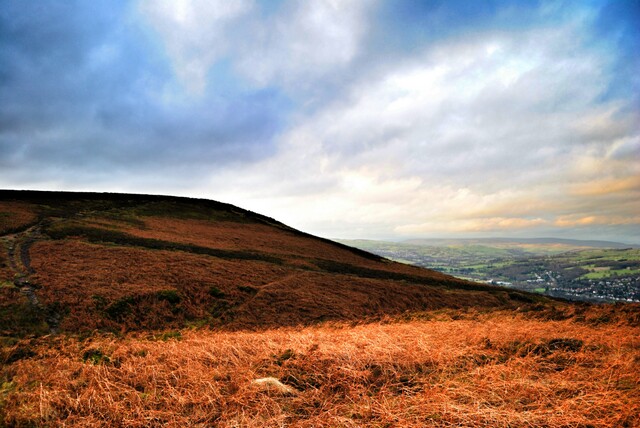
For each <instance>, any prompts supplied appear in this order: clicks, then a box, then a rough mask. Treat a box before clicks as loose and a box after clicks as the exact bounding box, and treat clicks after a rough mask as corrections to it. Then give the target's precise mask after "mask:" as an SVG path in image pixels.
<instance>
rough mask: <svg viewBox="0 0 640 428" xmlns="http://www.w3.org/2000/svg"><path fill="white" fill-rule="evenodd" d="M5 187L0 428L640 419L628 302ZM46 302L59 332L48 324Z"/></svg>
mask: <svg viewBox="0 0 640 428" xmlns="http://www.w3.org/2000/svg"><path fill="white" fill-rule="evenodd" d="M16 195H17V196H16ZM0 196H2V198H1V199H0V221H2V220H5V221H4V222H1V223H0V226H1V227H2V228H4V229H3V233H4V234H5V236H4V247H5V251H0V275H2V278H1V279H2V281H3V282H2V284H3V286H2V287H0V319H1V320H2V328H1V330H2V332H0V335H4V337H0V426H3V424H4V425H7V426H62V425H65V426H140V427H143V426H161V425H162V426H175V427H181V426H221V427H231V426H246V427H253V426H256V427H257V426H261V427H271V426H273V427H275V426H301V427H302V426H306V427H322V426H326V427H333V426H376V427H389V426H398V427H406V426H487V427H488V426H492V427H494V426H498V427H500V426H503V427H507V426H549V427H565V426H576V427H577V426H585V427H586V426H604V427H618V426H631V427H633V426H638V421H637V419H636V418H635V417H636V416H637V414H638V412H639V411H640V407H639V405H638V403H639V402H640V378H639V375H638V373H640V370H638V369H639V368H640V367H639V366H640V342H638V337H640V327H639V326H640V306H638V305H616V306H612V305H603V306H592V305H586V304H580V305H578V304H575V305H572V304H567V303H563V302H557V301H551V300H548V299H543V298H536V297H530V296H529V295H528V294H524V293H519V292H512V291H509V290H504V289H500V288H493V287H488V286H484V285H479V284H474V283H469V282H465V281H459V280H455V279H453V278H451V277H448V276H446V275H442V274H437V273H435V272H431V271H428V270H424V269H418V268H415V267H411V266H405V265H401V264H397V263H391V262H388V261H384V260H381V259H380V258H378V257H375V256H372V255H370V254H367V253H364V252H361V251H357V250H353V249H349V248H345V247H344V246H340V245H335V244H333V243H331V242H328V241H326V240H322V239H318V238H314V237H310V236H309V235H306V234H303V233H301V232H298V231H295V230H292V229H290V228H288V227H286V226H284V225H282V224H280V223H278V222H276V221H275V220H273V219H269V218H267V217H263V216H259V215H257V214H253V213H250V212H247V211H244V210H240V209H239V208H236V207H232V206H229V205H225V204H219V203H215V202H209V201H194V200H184V199H176V198H161V197H140V196H131V195H124V196H116V195H94V194H85V195H78V194H42V193H41V194H24V193H21V194H16V193H7V192H0ZM9 199H18V200H19V201H17V202H16V201H12V202H7V201H8V200H9ZM2 213H4V214H2ZM34 224H36V226H37V227H36V228H35V229H34V228H32V227H33V225H34ZM21 230H29V232H27V233H26V234H22V235H20V234H18V235H6V233H8V232H16V231H18V232H19V231H21ZM11 248H13V249H11ZM25 255H26V259H25ZM16 263H17V265H16ZM24 263H27V264H28V265H29V266H28V267H29V268H30V270H29V269H27V267H26V266H24V265H23V264H24ZM14 265H15V266H14ZM17 271H19V272H17ZM20 272H22V275H25V277H26V278H28V279H29V280H31V281H32V282H34V283H36V284H37V287H38V288H36V289H35V293H36V294H37V296H38V297H39V299H40V302H41V307H33V305H30V304H29V302H28V300H27V299H26V297H25V296H24V295H22V294H21V293H20V292H18V290H17V288H16V287H14V286H13V285H12V282H13V275H15V274H16V273H20ZM532 299H534V300H532ZM51 312H55V313H57V314H58V315H60V316H61V320H60V325H59V327H60V329H61V330H62V331H63V332H67V333H68V334H63V335H57V336H47V335H44V334H46V333H47V320H48V319H49V318H50V315H51ZM48 317H49V318H48ZM375 319H378V321H375ZM327 320H334V321H333V322H329V323H326V322H325V323H322V324H317V325H316V323H317V322H318V321H327ZM335 320H337V321H335ZM348 320H352V321H351V322H352V323H351V324H347V323H346V322H347V321H348ZM362 320H366V322H363V321H362ZM380 320H381V321H380ZM207 325H208V326H211V327H214V328H213V329H210V328H206V326H207ZM300 325H307V326H306V327H299V326H300ZM198 326H205V328H193V327H198ZM280 326H298V327H296V328H292V327H285V328H282V327H280ZM220 327H224V328H225V329H227V331H221V330H220ZM96 328H97V329H99V330H101V332H95V331H93V332H91V331H92V330H93V329H96ZM243 328H249V330H246V329H243ZM258 328H259V329H260V331H253V330H256V329H258ZM229 329H232V330H235V331H229ZM127 330H129V331H128V332H127ZM107 331H113V332H115V334H113V333H108V332H107ZM78 332H83V333H82V334H76V333H78ZM34 333H35V334H36V336H29V335H30V334H34ZM266 376H274V377H277V378H279V379H280V380H282V381H283V382H284V383H285V384H287V385H289V386H290V387H292V388H295V392H294V393H293V394H279V393H276V392H273V391H263V390H260V389H259V388H258V387H256V386H255V385H254V384H253V383H252V381H253V380H255V379H256V378H260V377H266Z"/></svg>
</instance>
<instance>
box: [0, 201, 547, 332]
mask: <svg viewBox="0 0 640 428" xmlns="http://www.w3.org/2000/svg"><path fill="white" fill-rule="evenodd" d="M0 237H1V239H2V244H3V245H2V246H1V247H0V250H1V251H0V284H1V286H0V320H2V327H1V329H2V331H0V334H1V335H20V334H34V333H35V334H45V333H47V332H49V331H54V332H55V331H62V332H81V331H90V330H94V329H98V330H109V331H126V330H141V329H165V328H173V327H178V328H179V327H184V326H190V325H191V326H204V325H209V326H213V327H219V328H233V329H235V328H263V327H273V326H286V325H289V326H291V325H301V324H312V323H317V322H321V321H326V320H362V319H367V318H371V317H380V316H382V315H386V314H399V313H403V312H405V311H422V310H430V309H439V308H469V307H481V308H516V307H521V306H523V305H527V304H536V303H540V302H545V301H547V300H546V299H545V298H543V297H539V296H534V295H531V294H528V293H525V292H521V291H517V290H506V289H503V288H499V287H493V286H489V285H484V284H478V283H473V282H469V281H465V280H461V279H457V278H454V277H452V276H449V275H445V274H442V273H438V272H435V271H431V270H427V269H422V268H419V267H415V266H408V265H405V264H400V263H396V262H392V261H389V260H386V259H384V258H381V257H379V256H375V255H373V254H371V253H368V252H365V251H362V250H358V249H355V248H351V247H348V246H346V245H343V244H338V243H336V242H332V241H329V240H327V239H322V238H318V237H315V236H312V235H309V234H306V233H303V232H300V231H298V230H295V229H292V228H290V227H288V226H286V225H284V224H282V223H280V222H278V221H276V220H274V219H272V218H269V217H266V216H263V215H260V214H257V213H253V212H250V211H247V210H244V209H241V208H238V207H235V206H233V205H229V204H225V203H220V202H215V201H210V200H203V199H188V198H178V197H168V196H153V195H130V194H107V193H103V194H98V193H65V192H32V191H7V190H5V191H0Z"/></svg>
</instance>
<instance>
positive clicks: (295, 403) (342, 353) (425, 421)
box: [0, 312, 640, 427]
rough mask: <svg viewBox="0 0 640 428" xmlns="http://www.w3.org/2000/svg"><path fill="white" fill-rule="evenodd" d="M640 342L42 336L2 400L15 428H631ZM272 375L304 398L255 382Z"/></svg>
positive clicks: (525, 325)
mask: <svg viewBox="0 0 640 428" xmlns="http://www.w3.org/2000/svg"><path fill="white" fill-rule="evenodd" d="M451 314H454V312H451ZM639 333H640V328H638V327H632V326H629V325H627V324H617V325H614V324H603V325H600V326H598V327H594V326H589V325H587V324H581V323H576V322H574V321H569V320H564V321H540V320H533V319H526V318H523V317H522V316H519V315H514V314H513V313H509V312H495V313H492V314H477V313H468V314H467V315H466V316H465V319H458V320H454V319H452V318H451V317H450V316H449V315H447V313H441V314H440V315H439V316H438V317H437V318H433V319H431V320H413V321H406V322H389V323H376V324H367V325H357V326H348V325H325V326H321V327H308V328H304V329H299V330H296V329H278V330H271V331H265V332H260V333H255V332H226V333H221V332H211V331H207V330H199V331H182V338H181V340H177V339H175V338H174V339H169V340H167V341H162V340H159V339H158V338H157V337H156V338H152V337H147V336H144V335H138V336H135V335H128V336H125V337H122V338H116V337H114V336H97V337H93V338H89V339H86V340H79V339H70V338H42V339H39V340H33V341H32V343H30V344H29V343H28V342H22V343H21V344H18V345H15V346H13V347H5V350H4V354H5V361H10V360H11V358H10V357H11V355H16V353H17V354H18V355H21V354H20V352H22V354H25V352H26V351H25V350H28V351H30V352H32V354H28V353H27V354H26V355H27V357H28V358H22V359H17V358H13V359H14V360H16V359H17V361H15V362H13V363H11V364H8V365H5V367H4V368H3V369H2V376H3V377H4V379H3V382H4V384H3V387H2V388H3V392H2V394H1V395H0V397H1V398H0V400H2V403H3V404H2V405H3V407H2V412H3V414H4V423H5V424H7V425H9V426H14V425H15V426H62V425H64V426H131V427H147V426H161V425H162V426H172V427H184V426H202V427H205V426H207V427H209V426H219V427H279V426H292V427H336V426H340V427H343V426H344V427H348V426H373V427H409V426H412V427H414V426H415V427H420V426H443V427H445V426H469V427H471V426H473V427H476V426H487V427H489V426H490V427H520V426H522V427H533V426H536V427H537V426H545V427H587V426H597V427H622V426H629V427H633V426H640V423H639V420H638V414H639V412H640V375H639V369H640V367H639V365H640V339H639V337H640V335H639ZM167 336H170V335H165V337H164V338H165V339H166V338H167ZM554 339H562V340H554ZM20 350H22V351H20ZM105 357H107V358H108V359H107V358H105ZM83 359H86V361H83ZM267 376H273V377H276V378H278V379H280V380H281V381H282V382H284V383H285V384H287V385H289V386H291V387H293V388H295V389H296V390H297V393H295V394H278V393H276V392H268V391H262V390H260V389H259V388H258V387H256V386H255V385H253V384H252V381H253V380H255V379H256V378H262V377H267Z"/></svg>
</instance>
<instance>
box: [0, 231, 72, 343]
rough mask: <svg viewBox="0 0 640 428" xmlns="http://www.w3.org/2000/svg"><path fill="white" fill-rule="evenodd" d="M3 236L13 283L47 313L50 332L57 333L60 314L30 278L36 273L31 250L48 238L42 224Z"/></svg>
mask: <svg viewBox="0 0 640 428" xmlns="http://www.w3.org/2000/svg"><path fill="white" fill-rule="evenodd" d="M1 238H2V240H3V241H4V242H5V243H6V246H7V255H8V256H9V257H8V259H9V266H10V267H11V269H12V270H13V271H14V272H15V277H14V280H13V284H14V285H15V286H16V287H17V288H18V289H19V290H20V293H21V294H22V295H24V296H25V297H26V298H27V299H28V300H29V303H30V304H31V305H32V306H33V307H34V308H35V309H36V310H37V311H38V312H40V313H43V314H44V315H45V321H46V323H47V325H48V326H49V331H50V333H51V334H56V333H57V332H58V325H59V323H60V314H59V313H58V312H57V311H55V310H53V309H52V308H47V307H46V306H44V305H43V304H42V303H41V302H40V300H39V299H38V296H37V295H36V290H37V289H38V286H37V285H36V284H34V283H32V282H31V280H30V277H31V276H32V275H33V274H35V270H34V269H33V266H31V256H30V254H29V250H30V249H31V246H32V245H33V244H34V243H35V242H37V241H40V240H43V239H46V237H45V236H44V235H43V234H42V230H41V224H40V223H38V224H36V225H34V226H31V227H30V228H28V229H26V230H24V231H22V232H17V233H10V234H6V235H3V236H2V237H1Z"/></svg>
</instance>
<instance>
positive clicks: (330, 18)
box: [138, 0, 373, 95]
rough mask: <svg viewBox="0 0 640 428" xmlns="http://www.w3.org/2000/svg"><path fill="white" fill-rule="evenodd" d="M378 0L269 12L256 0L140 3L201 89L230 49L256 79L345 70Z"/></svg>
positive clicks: (289, 81)
mask: <svg viewBox="0 0 640 428" xmlns="http://www.w3.org/2000/svg"><path fill="white" fill-rule="evenodd" d="M372 4H373V1H372V0H358V1H353V2H342V1H337V0H314V1H304V2H297V1H290V2H288V3H285V4H284V5H283V6H281V7H280V8H279V9H277V11H276V13H274V14H273V15H272V16H267V17H265V16H262V15H261V11H260V8H259V6H258V5H257V4H255V2H254V1H252V0H234V1H225V0H212V1H209V0H178V1H173V0H163V1H155V0H140V3H139V8H138V10H139V12H140V13H141V15H142V16H143V17H144V18H145V20H146V21H147V22H148V23H149V24H150V25H151V27H152V28H153V29H154V30H155V31H156V32H157V34H158V35H159V36H160V39H161V40H162V43H163V44H164V46H165V48H166V51H167V53H168V55H169V57H170V58H171V60H172V62H173V66H174V69H175V72H176V74H177V76H178V78H179V79H180V81H181V82H182V83H183V85H184V86H185V87H186V88H187V89H188V90H189V91H190V93H191V94H192V95H201V94H202V93H203V92H204V91H205V89H206V86H207V75H208V73H209V71H210V69H211V67H212V66H213V65H214V64H215V63H216V61H218V60H220V59H222V58H224V57H229V58H230V60H231V62H232V63H233V64H234V66H235V67H236V68H237V71H238V72H239V73H240V74H241V75H242V76H243V77H244V78H245V79H246V80H247V81H249V82H252V83H253V84H255V85H257V86H266V85H273V84H279V85H284V86H285V87H296V88H299V87H300V86H305V85H311V84H312V82H313V80H314V79H317V78H318V77H320V76H323V75H324V74H325V73H329V72H336V71H340V70H341V69H342V68H343V67H345V66H347V65H348V64H349V63H350V61H352V60H353V58H354V57H355V56H356V55H357V54H358V51H359V48H360V44H361V41H362V40H361V39H362V37H363V36H364V35H365V33H366V31H365V30H366V22H367V20H366V16H367V11H368V10H369V8H370V6H371V5H372Z"/></svg>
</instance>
